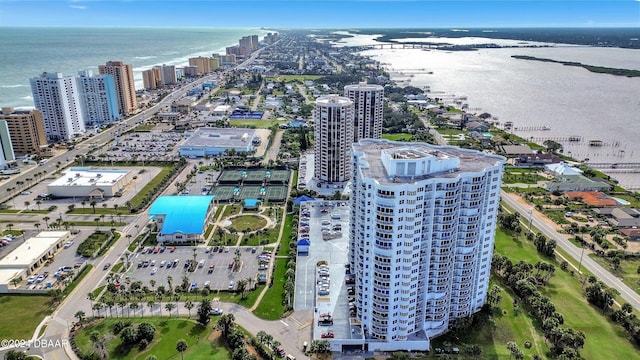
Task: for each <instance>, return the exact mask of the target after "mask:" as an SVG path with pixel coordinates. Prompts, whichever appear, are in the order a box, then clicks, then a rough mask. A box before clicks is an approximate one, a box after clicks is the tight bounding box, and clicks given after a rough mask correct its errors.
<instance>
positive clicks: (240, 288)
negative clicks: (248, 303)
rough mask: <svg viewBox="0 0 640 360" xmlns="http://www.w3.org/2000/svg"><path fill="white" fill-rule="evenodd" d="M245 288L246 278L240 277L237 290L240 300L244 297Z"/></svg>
mask: <svg viewBox="0 0 640 360" xmlns="http://www.w3.org/2000/svg"><path fill="white" fill-rule="evenodd" d="M246 289H247V280H245V279H241V280H238V291H240V294H241V295H240V298H241V299H242V300H244V299H245V290H246Z"/></svg>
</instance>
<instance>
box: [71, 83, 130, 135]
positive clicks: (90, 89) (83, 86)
mask: <svg viewBox="0 0 640 360" xmlns="http://www.w3.org/2000/svg"><path fill="white" fill-rule="evenodd" d="M76 81H77V86H78V92H79V94H80V102H81V104H82V111H83V117H84V121H85V125H93V126H97V125H103V124H110V123H112V122H114V121H118V120H120V111H119V109H118V96H117V94H116V83H115V81H114V80H113V76H111V75H94V74H93V72H92V71H91V70H83V71H79V72H78V77H77V78H76Z"/></svg>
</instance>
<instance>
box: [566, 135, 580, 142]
mask: <svg viewBox="0 0 640 360" xmlns="http://www.w3.org/2000/svg"><path fill="white" fill-rule="evenodd" d="M581 140H582V137H580V136H576V135H573V136H569V141H572V142H575V141H581Z"/></svg>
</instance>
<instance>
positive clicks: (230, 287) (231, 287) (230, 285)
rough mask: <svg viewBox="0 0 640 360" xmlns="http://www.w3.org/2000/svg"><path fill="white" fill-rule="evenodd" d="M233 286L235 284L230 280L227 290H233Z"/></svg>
mask: <svg viewBox="0 0 640 360" xmlns="http://www.w3.org/2000/svg"><path fill="white" fill-rule="evenodd" d="M234 286H235V283H234V282H233V280H231V281H230V282H229V286H228V288H229V290H233V288H234Z"/></svg>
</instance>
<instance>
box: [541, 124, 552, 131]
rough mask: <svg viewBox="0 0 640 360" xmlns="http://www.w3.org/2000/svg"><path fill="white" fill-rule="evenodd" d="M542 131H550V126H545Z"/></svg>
mask: <svg viewBox="0 0 640 360" xmlns="http://www.w3.org/2000/svg"><path fill="white" fill-rule="evenodd" d="M542 130H551V127H550V126H547V125H545V126H543V127H542Z"/></svg>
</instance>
